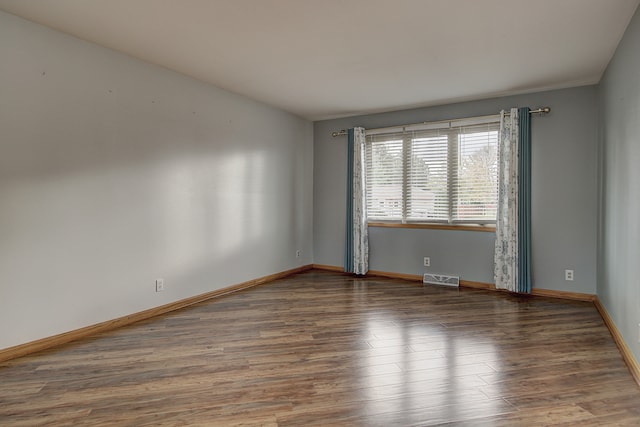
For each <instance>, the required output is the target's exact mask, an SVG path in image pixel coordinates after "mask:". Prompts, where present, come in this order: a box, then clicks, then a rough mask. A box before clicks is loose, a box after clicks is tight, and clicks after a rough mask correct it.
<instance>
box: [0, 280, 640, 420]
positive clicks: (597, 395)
mask: <svg viewBox="0 0 640 427" xmlns="http://www.w3.org/2000/svg"><path fill="white" fill-rule="evenodd" d="M0 425H2V426H23V425H24V426H32V425H52V426H56V425H74V426H76V425H131V426H146V425H154V426H155V425H166V426H183V425H210V426H217V425H220V426H241V425H242V426H252V425H263V426H340V425H345V426H351V425H353V426H410V425H419V426H428V425H461V426H474V427H475V426H537V425H557V426H617V425H620V426H638V425H640V388H639V387H638V386H637V384H636V383H635V382H634V381H633V379H632V377H631V375H630V373H629V371H628V369H627V367H626V365H625V364H624V362H623V361H622V358H621V356H620V353H619V352H618V349H617V348H616V346H615V344H614V343H613V340H612V338H611V336H610V334H609V332H608V330H607V329H606V327H605V326H604V323H603V321H602V319H601V318H600V316H599V314H598V313H597V311H596V309H595V307H594V305H593V304H592V303H587V302H577V301H564V300H558V299H550V298H541V297H535V298H519V297H515V296H511V295H507V294H502V293H498V292H490V291H483V290H475V289H460V290H457V289H451V288H441V287H426V288H423V287H422V286H417V285H416V284H415V283H410V282H404V281H401V280H393V279H382V278H367V279H357V278H353V277H349V276H346V275H340V274H336V273H331V272H325V271H318V270H312V271H309V272H305V273H301V274H297V275H294V276H291V277H288V278H285V279H281V280H277V281H275V282H272V283H270V284H267V285H264V286H261V287H258V288H254V289H251V290H248V291H243V292H239V293H237V294H233V295H230V296H226V297H223V298H220V299H217V300H212V301H208V302H204V303H200V304H198V305H195V306H193V307H190V308H187V309H182V310H180V311H176V312H173V313H171V314H168V315H164V316H161V317H157V318H154V319H150V320H147V321H144V322H140V323H137V324H134V325H131V326H127V327H124V328H121V329H118V330H116V331H112V332H109V333H103V334H100V335H97V336H95V337H92V338H90V339H85V340H81V341H78V342H75V343H71V344H68V345H65V346H63V347H59V348H57V349H52V350H48V351H44V352H41V353H38V354H34V355H31V356H27V357H23V358H20V359H15V360H12V361H8V362H4V363H1V364H0Z"/></svg>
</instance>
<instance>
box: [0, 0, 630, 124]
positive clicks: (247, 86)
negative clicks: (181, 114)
mask: <svg viewBox="0 0 640 427" xmlns="http://www.w3.org/2000/svg"><path fill="white" fill-rule="evenodd" d="M639 2H640V0H46V1H45V0H0V9H2V10H5V11H7V12H9V13H13V14H16V15H18V16H22V17H24V18H26V19H29V20H32V21H35V22H38V23H41V24H44V25H47V26H49V27H52V28H55V29H57V30H60V31H63V32H66V33H69V34H72V35H74V36H77V37H79V38H82V39H85V40H89V41H92V42H95V43H97V44H100V45H103V46H106V47H109V48H112V49H115V50H117V51H120V52H124V53H127V54H129V55H131V56H134V57H137V58H140V59H143V60H145V61H148V62H151V63H154V64H158V65H161V66H164V67H166V68H169V69H171V70H174V71H178V72H180V73H183V74H186V75H188V76H191V77H194V78H196V79H199V80H202V81H205V82H208V83H211V84H213V85H215V86H218V87H220V88H223V89H227V90H229V91H232V92H235V93H239V94H243V95H246V96H248V97H250V98H253V99H256V100H259V101H262V102H265V103H267V104H271V105H273V106H276V107H279V108H282V109H284V110H286V111H289V112H292V113H294V114H297V115H299V116H302V117H306V118H308V119H311V120H320V119H326V118H334V117H342V116H349V115H356V114H362V113H372V112H379V111H388V110H398V109H403V108H409V107H418V106H426V105H436V104H443V103H450V102H454V101H462V100H472V99H481V98H486V97H491V96H498V95H508V94H515V93H524V92H533V91H539V90H545V89H555V88H563V87H571V86H579V85H585V84H593V83H596V82H598V81H599V80H600V77H601V76H602V73H603V71H604V69H605V67H606V66H607V63H608V62H609V60H610V58H611V57H612V55H613V53H614V51H615V48H616V46H617V44H618V42H619V41H620V39H621V38H622V35H623V33H624V30H625V28H626V26H627V24H628V23H629V20H630V19H631V17H632V15H633V13H634V11H635V9H636V7H637V6H638V3H639Z"/></svg>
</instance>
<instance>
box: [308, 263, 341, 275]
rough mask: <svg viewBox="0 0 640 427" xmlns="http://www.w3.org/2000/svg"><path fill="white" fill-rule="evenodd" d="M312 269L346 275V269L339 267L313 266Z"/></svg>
mask: <svg viewBox="0 0 640 427" xmlns="http://www.w3.org/2000/svg"><path fill="white" fill-rule="evenodd" d="M312 268H315V269H316V270H325V271H333V272H335V273H344V267H338V266H336V265H327V264H313V265H312Z"/></svg>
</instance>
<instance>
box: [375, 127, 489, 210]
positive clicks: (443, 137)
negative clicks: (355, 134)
mask: <svg viewBox="0 0 640 427" xmlns="http://www.w3.org/2000/svg"><path fill="white" fill-rule="evenodd" d="M497 142H498V124H497V123H495V122H493V123H489V124H482V125H474V126H468V127H461V128H453V129H438V130H428V131H414V132H402V133H395V134H382V135H381V134H377V135H371V136H367V147H366V179H367V185H366V198H367V208H368V216H369V219H370V220H395V221H407V222H411V221H414V222H440V223H456V222H459V223H492V222H495V218H496V201H497V186H498V174H497V171H498V167H497V166H498V161H497Z"/></svg>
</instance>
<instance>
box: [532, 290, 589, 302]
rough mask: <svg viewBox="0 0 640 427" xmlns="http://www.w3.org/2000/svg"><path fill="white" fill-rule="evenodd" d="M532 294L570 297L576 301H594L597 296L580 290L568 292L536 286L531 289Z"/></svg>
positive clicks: (562, 297)
mask: <svg viewBox="0 0 640 427" xmlns="http://www.w3.org/2000/svg"><path fill="white" fill-rule="evenodd" d="M531 295H535V296H539V297H549V298H560V299H570V300H574V301H588V302H592V301H594V300H595V298H596V296H595V295H593V294H583V293H580V292H567V291H554V290H553V289H538V288H534V289H533V290H532V291H531Z"/></svg>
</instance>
